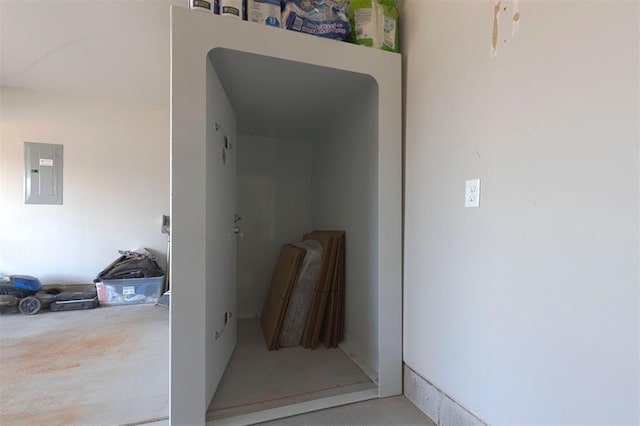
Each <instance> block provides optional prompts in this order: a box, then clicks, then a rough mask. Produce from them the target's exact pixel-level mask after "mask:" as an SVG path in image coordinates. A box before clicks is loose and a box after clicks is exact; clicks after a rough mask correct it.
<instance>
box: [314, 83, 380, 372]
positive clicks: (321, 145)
mask: <svg viewBox="0 0 640 426" xmlns="http://www.w3.org/2000/svg"><path fill="white" fill-rule="evenodd" d="M359 84H360V85H361V87H362V90H361V92H360V94H358V95H357V96H356V97H355V99H354V101H352V102H350V103H349V104H347V105H343V106H342V107H343V109H344V111H345V112H344V113H337V114H335V116H334V117H332V119H331V121H330V122H329V123H326V124H325V125H324V126H323V128H322V129H321V130H320V131H319V132H318V136H317V138H316V140H314V143H313V151H312V152H313V156H312V164H313V167H312V170H313V177H312V190H313V199H312V202H311V208H312V210H311V211H312V221H313V228H314V229H324V230H344V231H346V237H345V238H346V241H345V245H346V254H345V261H346V271H345V273H346V277H345V280H346V282H345V305H346V307H345V336H344V341H343V342H342V343H341V344H340V346H341V347H342V348H343V350H344V351H345V353H347V354H349V356H351V357H353V358H354V359H355V360H356V361H357V362H358V364H359V365H360V366H361V367H362V368H363V370H364V371H365V372H366V373H367V374H369V375H370V376H372V377H373V378H374V379H377V374H378V309H379V305H378V282H379V281H378V267H379V265H378V241H379V240H378V237H379V232H378V208H377V207H378V190H379V185H378V118H377V114H378V90H377V87H376V84H375V82H374V81H373V80H372V79H370V78H368V77H363V78H362V80H361V81H360V82H359ZM347 112H348V113H347Z"/></svg>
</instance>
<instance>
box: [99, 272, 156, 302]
mask: <svg viewBox="0 0 640 426" xmlns="http://www.w3.org/2000/svg"><path fill="white" fill-rule="evenodd" d="M163 284H164V275H162V276H160V277H153V278H130V279H126V280H103V281H102V282H98V283H96V288H97V289H98V300H99V301H100V305H102V306H114V305H136V304H140V303H156V302H157V301H158V299H159V298H160V292H161V291H162V286H163Z"/></svg>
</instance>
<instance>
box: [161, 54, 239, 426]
mask: <svg viewBox="0 0 640 426" xmlns="http://www.w3.org/2000/svg"><path fill="white" fill-rule="evenodd" d="M206 70H207V84H206V93H207V96H206V106H207V107H206V117H207V120H206V131H205V136H206V146H205V156H206V159H205V175H204V177H203V178H200V181H199V182H197V181H190V182H188V183H189V188H190V189H192V191H197V188H198V186H199V187H200V188H204V194H203V195H204V197H203V198H204V200H203V201H204V203H205V207H206V211H205V215H204V218H205V221H204V223H202V222H201V226H202V225H203V229H198V233H197V235H198V237H197V238H198V239H199V238H201V237H200V236H199V235H202V231H204V234H205V235H206V238H205V241H206V242H205V246H204V254H205V256H206V257H205V259H204V263H205V265H206V274H205V286H204V288H203V290H204V297H205V298H204V300H205V301H206V303H204V308H205V309H204V315H203V316H204V317H205V318H204V319H205V323H204V326H205V328H204V333H203V334H202V335H201V334H195V333H198V332H199V330H202V319H201V318H202V317H200V318H198V316H197V315H195V318H194V319H195V322H196V324H197V327H194V326H193V324H189V323H187V326H188V328H187V329H186V330H189V331H188V332H189V333H193V334H192V335H194V336H201V337H202V338H204V339H205V341H206V346H205V351H206V364H205V371H206V383H205V385H206V395H205V403H206V405H205V408H206V406H208V405H209V403H210V402H211V399H212V398H213V395H214V393H215V390H216V388H217V387H218V383H219V382H220V379H221V378H222V374H223V373H224V368H225V367H226V365H227V362H228V361H229V358H231V354H232V353H233V349H234V348H235V346H236V320H237V310H236V268H235V266H236V259H237V248H238V237H237V236H236V235H235V234H234V233H233V232H232V228H233V227H234V226H235V224H234V214H235V213H236V198H237V193H236V170H237V159H238V152H237V136H236V116H235V113H234V111H233V109H232V107H231V103H230V102H229V99H228V98H227V96H226V94H225V91H224V88H223V87H222V84H221V83H220V80H219V79H218V76H217V74H216V71H215V68H214V67H213V65H212V63H211V61H210V60H207V64H206ZM186 95H187V96H188V94H186ZM193 127H194V128H197V127H196V126H193ZM216 127H217V129H216ZM172 144H173V147H172V150H173V153H174V154H173V159H174V160H176V161H174V162H173V163H172V175H173V176H172V179H173V187H172V189H173V191H172V194H173V199H172V206H171V208H172V214H174V217H175V218H176V219H178V221H177V222H176V223H178V224H179V225H180V226H179V227H178V226H177V227H176V228H175V229H176V232H175V234H174V235H178V236H179V235H181V234H182V232H181V230H182V229H184V228H183V227H184V225H183V224H184V222H187V223H189V225H191V226H193V227H197V225H198V222H197V220H198V216H199V215H198V213H200V212H199V211H198V207H199V206H198V205H196V204H193V203H185V202H184V201H182V200H181V199H180V198H179V197H177V196H176V192H181V191H180V186H179V183H180V179H178V178H176V176H178V175H180V176H183V177H184V176H188V174H186V173H184V168H183V167H184V166H183V164H185V163H183V162H182V161H180V160H179V159H178V158H177V155H176V153H177V152H179V151H189V150H190V147H189V144H188V143H185V141H184V140H181V139H178V138H173V140H172ZM225 145H227V147H232V148H230V149H225V155H224V157H223V155H222V150H223V148H225ZM186 165H187V167H188V168H189V169H194V170H195V169H197V166H198V164H196V163H195V162H194V161H190V162H188V163H187V164H186ZM184 245H186V246H187V247H188V248H189V250H194V249H195V250H199V249H200V244H199V243H198V242H196V241H194V240H192V239H191V238H185V239H183V240H182V241H181V246H182V248H181V249H180V254H181V255H185V254H187V253H185V250H184ZM171 247H172V248H176V250H175V251H174V252H173V253H176V254H177V253H178V250H177V247H176V246H175V245H173V244H172V246H171ZM174 260H175V257H174ZM174 272H175V270H174ZM178 272H180V270H178ZM198 284H200V282H198V281H197V280H193V281H191V280H176V284H175V286H174V287H173V290H172V292H171V297H172V305H171V309H172V321H173V323H172V325H173V327H172V330H171V333H172V336H177V335H179V334H181V333H184V332H185V328H184V324H185V320H187V321H188V319H187V318H184V317H182V315H176V313H180V312H184V311H183V310H185V309H188V310H189V311H190V312H192V313H193V312H198V309H199V308H201V307H202V304H201V302H202V301H201V300H198V302H196V301H195V300H194V299H195V298H198V297H200V295H199V294H198V290H199V287H200V286H199V285H198ZM176 296H177V297H176ZM185 296H187V297H185ZM227 313H231V317H230V320H229V317H228V316H227ZM191 317H192V319H193V317H194V315H193V314H191ZM189 325H190V327H189ZM175 343H177V344H180V346H181V348H180V350H185V348H186V349H187V351H189V352H190V353H191V354H192V355H191V356H193V354H196V356H197V350H194V351H193V352H191V350H192V349H193V348H194V347H193V346H189V344H185V343H182V342H181V341H180V340H178V339H176V340H174V343H173V344H175ZM172 350H173V353H174V354H175V351H176V349H175V348H173V349H172ZM194 359H197V358H195V357H194V358H191V359H189V360H188V361H189V362H183V365H181V366H180V369H174V370H173V373H172V377H175V376H177V375H184V377H181V378H180V379H176V381H175V383H177V384H178V386H180V387H181V385H180V381H181V380H183V381H186V382H187V383H189V385H191V386H193V385H197V384H198V382H199V380H200V377H201V374H202V372H201V371H198V369H197V368H194V367H196V366H197V364H196V363H195V362H193V361H194ZM185 370H191V371H192V373H191V374H193V373H195V378H196V380H193V376H189V375H188V374H189V373H186V372H185ZM172 389H173V387H172ZM181 390H182V389H180V391H181ZM181 397H182V398H185V397H187V398H188V396H187V394H185V393H184V392H182V394H181ZM199 399H200V396H199V395H198V396H197V399H195V400H194V401H198V400H199ZM172 401H173V402H175V400H172ZM173 402H172V403H173ZM190 404H193V402H191V401H190ZM176 405H178V404H176ZM200 409H201V407H199V409H198V411H199V410H200ZM198 411H194V412H192V413H190V415H193V416H195V415H198V416H200V415H202V414H203V412H198ZM174 423H175V424H183V423H186V422H185V421H184V420H180V418H179V417H178V418H177V419H176V418H174Z"/></svg>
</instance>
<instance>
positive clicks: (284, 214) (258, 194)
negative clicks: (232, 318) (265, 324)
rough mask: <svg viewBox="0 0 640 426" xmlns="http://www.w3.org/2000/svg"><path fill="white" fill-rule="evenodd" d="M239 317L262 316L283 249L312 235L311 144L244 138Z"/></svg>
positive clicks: (240, 140) (240, 162)
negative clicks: (305, 234) (276, 265)
mask: <svg viewBox="0 0 640 426" xmlns="http://www.w3.org/2000/svg"><path fill="white" fill-rule="evenodd" d="M236 148H237V153H238V208H237V213H238V215H239V216H240V217H241V218H242V220H241V221H240V222H239V223H238V224H239V226H240V228H241V229H242V232H243V234H244V235H243V236H242V239H240V240H239V242H238V293H237V294H238V307H237V309H238V317H239V318H257V317H259V316H260V315H261V313H262V307H263V305H264V299H265V297H266V295H267V291H268V290H269V284H270V283H271V276H272V274H273V270H274V268H275V264H276V261H277V260H278V255H279V253H280V247H281V246H282V244H285V243H292V242H296V241H301V240H302V235H303V234H304V233H307V232H310V231H311V198H312V195H311V142H309V141H300V140H285V139H276V138H265V137H259V136H249V135H240V136H239V137H238V143H237V144H236Z"/></svg>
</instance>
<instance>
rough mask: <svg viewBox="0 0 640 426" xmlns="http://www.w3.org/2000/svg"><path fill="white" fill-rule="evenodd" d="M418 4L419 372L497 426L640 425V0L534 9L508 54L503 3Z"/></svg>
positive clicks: (410, 120)
mask: <svg viewBox="0 0 640 426" xmlns="http://www.w3.org/2000/svg"><path fill="white" fill-rule="evenodd" d="M404 3H405V5H404V13H403V17H404V19H403V28H404V30H403V34H402V35H403V38H402V40H403V50H404V52H405V56H404V60H405V71H406V91H405V95H406V105H405V111H406V116H405V120H406V127H405V132H406V135H405V139H406V188H405V190H406V198H405V199H406V213H405V275H404V276H405V282H404V288H405V294H404V357H405V360H406V363H407V364H408V365H409V366H410V367H411V368H412V369H414V370H415V371H417V372H418V373H419V374H420V375H422V376H424V377H425V378H427V379H428V380H430V381H431V382H432V383H433V384H435V385H436V386H438V387H439V388H440V389H442V390H443V391H444V392H446V393H447V394H448V395H450V396H451V397H452V398H454V399H456V400H457V401H459V402H460V403H461V404H462V405H464V406H466V407H467V408H469V409H470V410H471V411H473V412H475V413H477V414H478V415H480V417H482V418H484V419H486V420H488V421H489V422H491V423H492V424H516V423H517V424H570V423H571V424H638V423H639V422H640V419H639V418H638V396H639V395H638V374H639V371H638V362H639V361H638V359H639V356H638V355H639V354H638V142H639V140H638V130H639V129H638V117H639V115H638V112H639V111H638V108H639V106H638V105H639V102H638V79H639V75H640V73H639V69H638V39H639V33H638V3H637V2H618V1H610V2H574V1H560V2H559V1H555V2H538V1H521V2H520V14H521V24H520V30H519V32H518V34H517V35H516V37H514V38H513V39H511V38H510V33H511V25H510V23H508V22H509V19H507V18H506V17H508V16H509V15H508V13H504V14H502V15H501V21H500V22H501V23H503V22H507V23H508V24H507V25H505V27H506V28H504V27H502V25H501V27H500V37H499V39H498V40H499V43H498V44H499V45H498V55H497V57H496V58H493V59H491V58H490V40H491V28H492V23H493V6H494V4H493V2H488V1H483V2H438V1H418V0H413V1H412V0H407V1H405V2H404ZM503 3H504V4H503V6H507V7H508V6H509V5H510V4H511V2H508V1H507V2H503ZM505 40H507V42H506V43H505ZM471 178H480V179H482V184H481V188H482V192H481V196H480V208H477V209H464V208H463V201H464V200H463V197H464V195H463V194H464V180H465V179H471Z"/></svg>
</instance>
